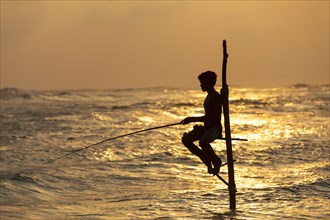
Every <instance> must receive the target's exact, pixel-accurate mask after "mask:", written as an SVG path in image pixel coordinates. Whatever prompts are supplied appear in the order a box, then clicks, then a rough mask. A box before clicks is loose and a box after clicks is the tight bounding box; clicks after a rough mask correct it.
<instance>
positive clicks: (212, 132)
mask: <svg viewBox="0 0 330 220" xmlns="http://www.w3.org/2000/svg"><path fill="white" fill-rule="evenodd" d="M198 79H199V81H200V86H201V89H202V91H203V92H205V91H206V92H207V96H206V98H205V101H204V110H205V115H204V116H200V117H187V118H185V119H184V120H182V121H181V123H182V124H188V123H191V122H204V125H203V126H202V125H195V126H194V129H193V130H192V131H190V132H188V133H184V135H183V137H182V143H183V144H184V145H185V146H186V147H187V148H188V149H189V150H190V151H191V152H192V153H193V154H195V155H196V156H198V157H199V158H200V159H201V160H202V161H203V163H204V164H205V165H206V166H207V170H208V173H210V174H214V175H216V174H218V173H219V171H220V166H221V163H222V162H221V159H220V158H219V157H218V156H217V155H216V154H215V152H214V150H213V148H212V147H211V145H210V143H212V142H213V141H214V140H215V139H217V138H221V135H222V127H221V107H222V99H221V95H220V94H219V93H218V92H217V91H216V90H215V89H214V86H215V84H216V81H217V75H216V74H215V72H212V71H206V72H203V73H201V74H200V75H199V76H198ZM195 141H199V146H200V147H201V148H199V147H197V146H196V145H195V144H194V142H195ZM212 165H213V167H212Z"/></svg>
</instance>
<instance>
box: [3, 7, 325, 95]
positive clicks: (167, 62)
mask: <svg viewBox="0 0 330 220" xmlns="http://www.w3.org/2000/svg"><path fill="white" fill-rule="evenodd" d="M223 39H227V44H228V53H229V60H228V70H227V71H228V84H229V85H240V86H259V87H269V86H283V85H291V84H295V83H310V84H326V83H329V1H152V2H151V1H6V0H1V88H4V87H17V88H22V89H42V90H48V89H84V88H90V89H107V88H109V89H111V88H132V87H133V88H136V87H156V86H170V87H183V88H190V87H197V86H198V85H199V84H198V80H197V78H196V77H197V75H198V74H199V73H200V72H202V71H205V70H214V71H215V72H217V73H218V74H219V75H220V74H221V64H222V40H223ZM218 85H221V77H219V81H218Z"/></svg>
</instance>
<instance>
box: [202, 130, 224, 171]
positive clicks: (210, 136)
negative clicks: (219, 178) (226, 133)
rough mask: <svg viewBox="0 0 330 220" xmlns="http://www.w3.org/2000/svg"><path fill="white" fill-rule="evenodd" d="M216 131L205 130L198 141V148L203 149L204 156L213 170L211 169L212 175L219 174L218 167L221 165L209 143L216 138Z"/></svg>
mask: <svg viewBox="0 0 330 220" xmlns="http://www.w3.org/2000/svg"><path fill="white" fill-rule="evenodd" d="M217 135H218V134H217V131H216V130H212V129H210V130H206V131H205V133H204V135H203V136H202V137H201V139H200V140H199V146H200V147H201V148H202V149H203V152H204V155H206V156H207V157H208V158H209V160H210V161H212V164H213V166H214V168H213V169H212V174H214V175H216V174H218V173H219V172H220V166H221V164H222V161H221V159H220V158H219V157H218V156H217V155H216V153H215V152H214V150H213V148H212V146H211V144H210V143H212V142H213V141H214V140H215V139H216V138H217Z"/></svg>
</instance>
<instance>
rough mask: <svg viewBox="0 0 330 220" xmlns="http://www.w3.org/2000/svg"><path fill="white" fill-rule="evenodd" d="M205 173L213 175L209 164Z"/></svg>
mask: <svg viewBox="0 0 330 220" xmlns="http://www.w3.org/2000/svg"><path fill="white" fill-rule="evenodd" d="M207 172H208V173H209V174H213V168H212V165H211V164H210V166H207Z"/></svg>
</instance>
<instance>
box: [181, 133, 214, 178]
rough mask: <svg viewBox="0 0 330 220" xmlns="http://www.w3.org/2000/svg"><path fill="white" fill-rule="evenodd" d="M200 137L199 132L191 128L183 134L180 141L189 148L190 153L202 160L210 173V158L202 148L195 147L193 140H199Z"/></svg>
mask: <svg viewBox="0 0 330 220" xmlns="http://www.w3.org/2000/svg"><path fill="white" fill-rule="evenodd" d="M200 137H201V133H200V132H197V131H196V130H192V131H190V132H189V133H184V134H183V137H182V143H183V144H184V146H186V147H187V148H188V149H189V151H190V152H191V153H193V154H195V155H196V156H198V157H199V158H200V159H201V160H202V161H203V163H204V164H205V165H206V166H207V171H208V173H210V174H211V173H212V164H211V161H210V159H209V158H208V157H207V156H206V155H205V153H204V151H203V150H201V149H200V148H199V147H197V146H196V145H195V144H194V141H197V140H199V138H200Z"/></svg>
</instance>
